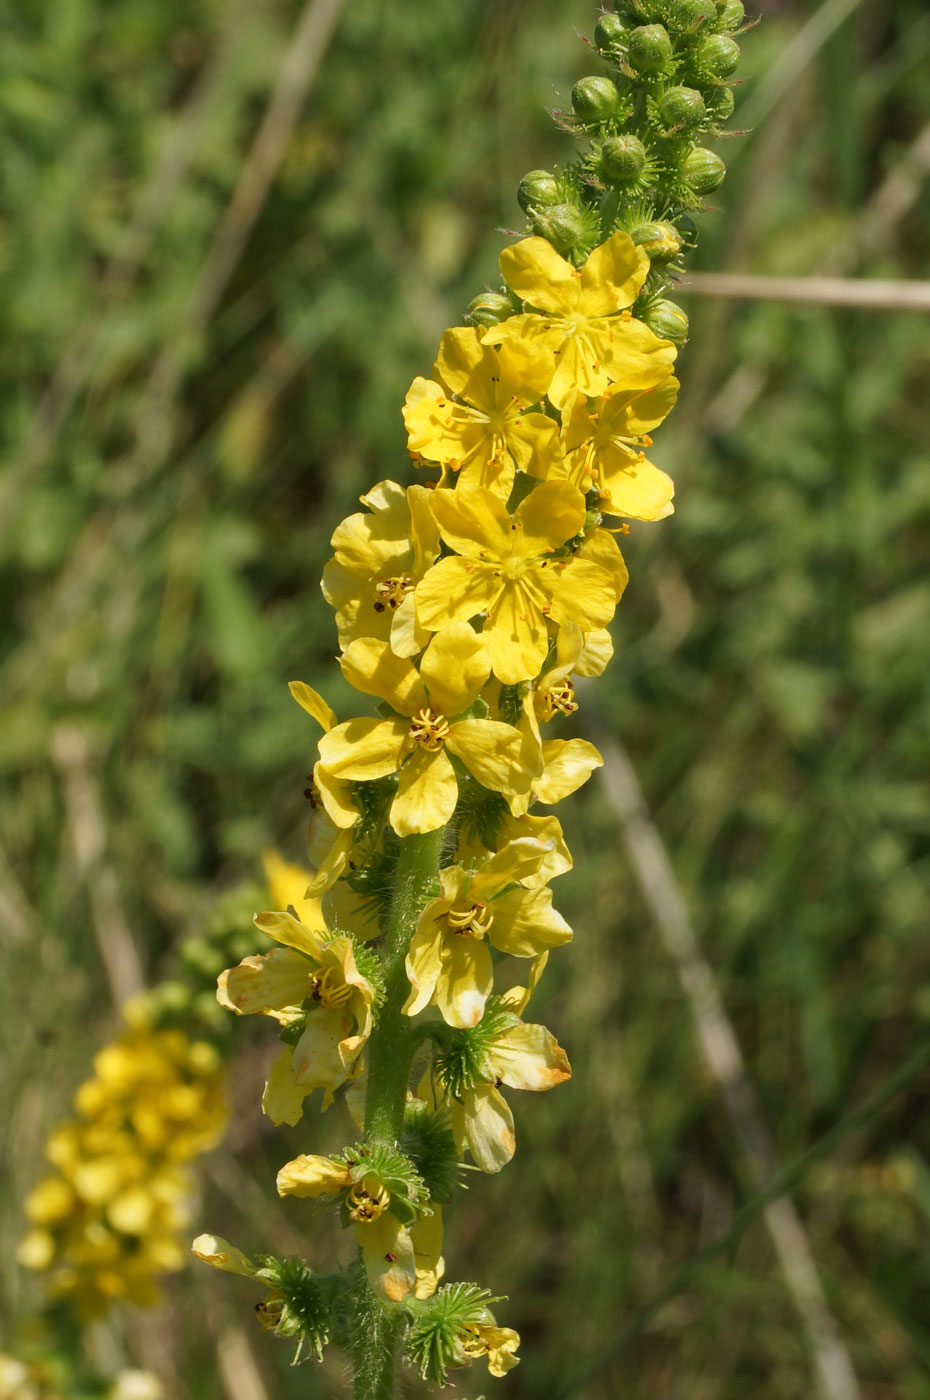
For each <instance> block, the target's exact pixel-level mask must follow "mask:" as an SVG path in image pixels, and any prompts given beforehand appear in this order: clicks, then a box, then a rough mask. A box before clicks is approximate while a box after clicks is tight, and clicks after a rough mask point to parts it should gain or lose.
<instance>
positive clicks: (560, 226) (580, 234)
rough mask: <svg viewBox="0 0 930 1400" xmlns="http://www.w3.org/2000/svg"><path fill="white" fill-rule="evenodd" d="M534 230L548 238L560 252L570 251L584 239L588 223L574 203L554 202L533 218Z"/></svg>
mask: <svg viewBox="0 0 930 1400" xmlns="http://www.w3.org/2000/svg"><path fill="white" fill-rule="evenodd" d="M533 231H534V233H538V234H539V236H540V237H541V238H547V239H548V240H549V242H550V243H551V244H552V246H553V248H555V250H556V252H558V253H570V252H571V251H572V250H573V249H574V248H577V247H578V245H579V244H580V243H581V242H582V240H583V239H584V236H585V234H586V232H587V224H586V223H585V218H584V215H583V214H582V212H581V210H580V209H578V208H577V207H576V206H575V205H574V204H554V205H553V206H552V207H551V208H550V209H546V210H544V211H542V212H541V213H539V214H538V215H537V217H536V218H535V219H534V220H533Z"/></svg>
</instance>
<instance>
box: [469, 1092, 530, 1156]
mask: <svg viewBox="0 0 930 1400" xmlns="http://www.w3.org/2000/svg"><path fill="white" fill-rule="evenodd" d="M462 1102H463V1107H464V1110H465V1135H466V1138H467V1141H468V1150H469V1151H470V1152H471V1155H472V1157H473V1158H474V1159H475V1165H476V1166H478V1167H479V1168H480V1169H481V1171H483V1172H499V1171H500V1169H501V1167H505V1166H506V1165H507V1163H508V1162H509V1161H510V1159H511V1157H512V1156H513V1154H514V1152H515V1150H516V1146H517V1142H516V1138H515V1137H514V1132H513V1114H512V1113H511V1112H510V1106H509V1104H508V1103H507V1101H506V1099H505V1098H504V1097H503V1095H502V1094H500V1093H499V1092H498V1091H497V1089H495V1087H494V1085H493V1084H476V1085H475V1087H474V1089H469V1090H466V1091H465V1092H464V1093H463V1095H462Z"/></svg>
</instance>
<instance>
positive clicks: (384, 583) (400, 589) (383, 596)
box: [375, 574, 413, 612]
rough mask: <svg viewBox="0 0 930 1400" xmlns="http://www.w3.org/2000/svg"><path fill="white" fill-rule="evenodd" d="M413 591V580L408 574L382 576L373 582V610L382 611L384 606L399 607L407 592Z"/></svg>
mask: <svg viewBox="0 0 930 1400" xmlns="http://www.w3.org/2000/svg"><path fill="white" fill-rule="evenodd" d="M412 592H413V580H412V579H411V578H410V577H409V575H408V574H400V575H399V576H398V577H397V578H384V579H381V581H380V582H379V583H376V584H375V612H384V609H385V608H391V609H392V611H393V609H394V608H399V607H400V605H401V603H402V602H403V601H404V599H405V598H406V596H407V594H408V593H412Z"/></svg>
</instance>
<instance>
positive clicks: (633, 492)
mask: <svg viewBox="0 0 930 1400" xmlns="http://www.w3.org/2000/svg"><path fill="white" fill-rule="evenodd" d="M600 465H601V477H600V481H599V483H598V484H599V487H600V489H601V492H602V493H603V494H602V502H601V508H602V509H603V510H605V512H606V513H608V514H611V515H621V516H624V517H627V518H629V519H630V520H663V519H664V518H665V517H666V516H667V515H669V514H670V511H669V506H670V504H671V501H672V497H673V496H674V495H675V483H674V481H672V478H671V477H670V476H667V475H666V473H665V472H663V471H660V470H659V468H658V467H656V466H654V465H653V464H652V462H650V461H649V460H648V459H647V458H646V457H644V456H643V455H642V453H636V452H621V451H619V450H618V449H616V448H615V449H614V450H613V451H606V452H602V453H601V454H600ZM604 496H606V500H605V499H604Z"/></svg>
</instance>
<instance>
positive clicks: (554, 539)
mask: <svg viewBox="0 0 930 1400" xmlns="http://www.w3.org/2000/svg"><path fill="white" fill-rule="evenodd" d="M585 517H586V508H585V503H584V496H582V494H581V492H580V491H578V490H577V489H576V488H575V487H574V486H571V485H570V484H569V483H568V482H567V481H544V482H542V483H541V484H540V485H539V486H537V487H535V488H534V489H533V490H532V491H531V492H530V494H529V495H528V496H527V497H526V499H525V500H524V501H523V502H522V504H521V505H520V506H518V508H517V510H516V512H515V514H514V523H515V524H516V525H517V527H518V532H519V533H518V534H517V536H516V539H515V541H514V543H515V545H516V546H517V547H518V548H519V552H520V553H521V554H525V555H538V554H544V553H545V552H546V550H547V549H557V548H558V547H559V545H562V544H564V543H565V541H566V540H570V539H571V538H572V537H573V536H574V535H578V534H580V533H581V531H582V530H583V529H584V524H585Z"/></svg>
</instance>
